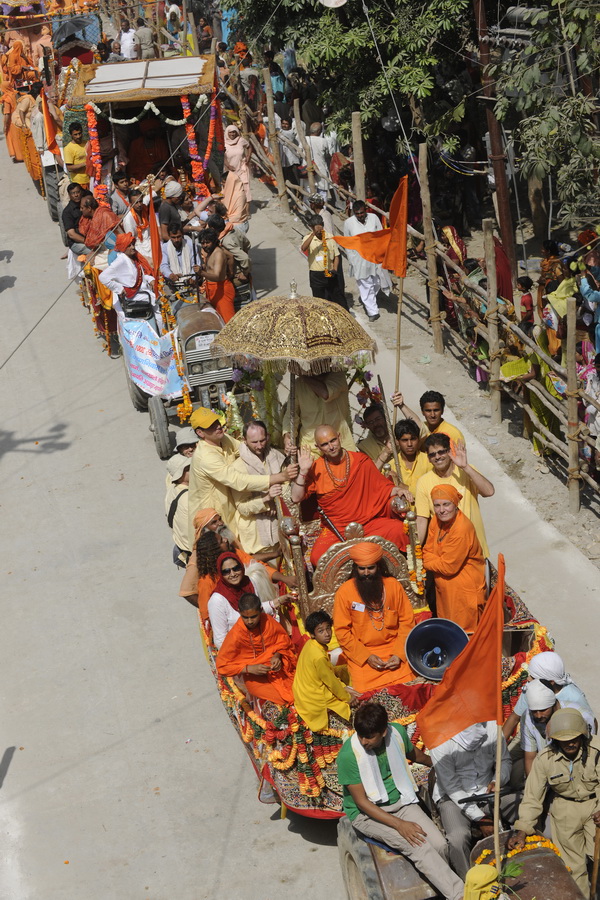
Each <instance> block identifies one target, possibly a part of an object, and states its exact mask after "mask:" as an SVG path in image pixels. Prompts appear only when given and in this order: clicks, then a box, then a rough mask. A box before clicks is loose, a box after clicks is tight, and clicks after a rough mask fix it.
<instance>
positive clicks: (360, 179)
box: [352, 112, 367, 201]
mask: <svg viewBox="0 0 600 900" xmlns="http://www.w3.org/2000/svg"><path fill="white" fill-rule="evenodd" d="M352 158H353V160H354V192H355V194H356V197H357V199H358V200H363V201H364V200H366V199H367V189H366V185H365V159H364V155H363V142H362V130H361V127H360V113H359V112H353V113H352Z"/></svg>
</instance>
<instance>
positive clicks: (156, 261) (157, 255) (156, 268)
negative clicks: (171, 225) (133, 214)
mask: <svg viewBox="0 0 600 900" xmlns="http://www.w3.org/2000/svg"><path fill="white" fill-rule="evenodd" d="M149 187H150V190H149V192H148V198H149V201H150V202H149V203H148V227H149V229H150V248H151V250H152V274H153V275H154V293H155V294H156V296H157V297H158V279H159V275H160V264H161V262H162V241H161V239H160V232H159V230H158V222H157V221H156V213H155V212H154V203H153V200H154V192H153V190H152V185H151V184H150V186H149Z"/></svg>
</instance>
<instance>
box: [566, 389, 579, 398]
mask: <svg viewBox="0 0 600 900" xmlns="http://www.w3.org/2000/svg"><path fill="white" fill-rule="evenodd" d="M580 396H581V388H577V390H576V391H570V390H568V389H567V390H566V391H565V397H580Z"/></svg>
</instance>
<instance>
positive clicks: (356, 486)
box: [306, 451, 407, 565]
mask: <svg viewBox="0 0 600 900" xmlns="http://www.w3.org/2000/svg"><path fill="white" fill-rule="evenodd" d="M347 452H348V455H349V457H350V472H349V475H348V480H347V482H346V484H345V485H343V486H339V485H336V484H335V482H334V481H333V480H332V478H331V476H330V475H329V472H328V471H327V466H326V465H325V460H324V459H323V458H321V459H317V460H315V462H314V464H313V467H312V469H311V470H310V472H309V474H308V476H307V479H306V496H307V497H308V496H310V495H311V494H316V496H317V500H318V503H319V506H320V507H321V509H322V510H323V512H324V513H325V515H326V516H327V517H328V518H329V519H330V520H331V522H332V523H333V525H334V526H335V527H336V528H337V530H338V531H339V532H340V534H341V535H342V536H343V534H344V529H345V528H346V526H347V525H349V523H350V522H358V523H359V524H360V525H362V526H363V528H364V532H365V535H366V536H368V537H371V536H373V535H379V537H383V538H386V539H387V540H389V541H392V543H394V544H396V546H397V547H398V548H399V549H400V550H405V549H406V544H407V537H406V534H405V533H404V524H403V523H402V522H401V520H400V519H395V518H392V517H391V506H390V501H391V497H390V494H391V490H392V485H391V484H390V482H389V481H388V480H387V478H386V477H385V476H384V475H382V474H381V472H380V471H379V470H378V468H377V466H376V465H375V463H374V462H373V461H372V460H371V459H370V458H369V457H368V456H366V455H365V454H364V453H359V452H352V451H347ZM329 468H330V470H331V472H332V474H333V476H334V478H336V479H337V480H343V479H344V477H345V473H346V457H344V458H343V460H342V462H341V463H331V462H330V463H329ZM337 541H339V538H338V537H336V535H335V533H334V532H333V531H331V530H330V529H329V528H326V529H325V530H324V531H323V532H322V533H321V534H320V535H319V537H318V539H317V541H316V543H315V545H314V547H313V549H312V552H311V555H310V558H311V561H312V562H313V565H316V564H317V563H318V561H319V559H320V557H321V556H322V555H323V553H324V552H325V550H327V549H328V547H331V546H332V544H335V543H336V542H337Z"/></svg>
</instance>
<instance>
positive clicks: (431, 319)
mask: <svg viewBox="0 0 600 900" xmlns="http://www.w3.org/2000/svg"><path fill="white" fill-rule="evenodd" d="M445 319H446V313H445V311H444V310H442V312H439V313H436V315H435V316H429V318H428V319H427V321H428V322H430V323H431V324H432V325H433V323H434V322H444V321H445Z"/></svg>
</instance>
